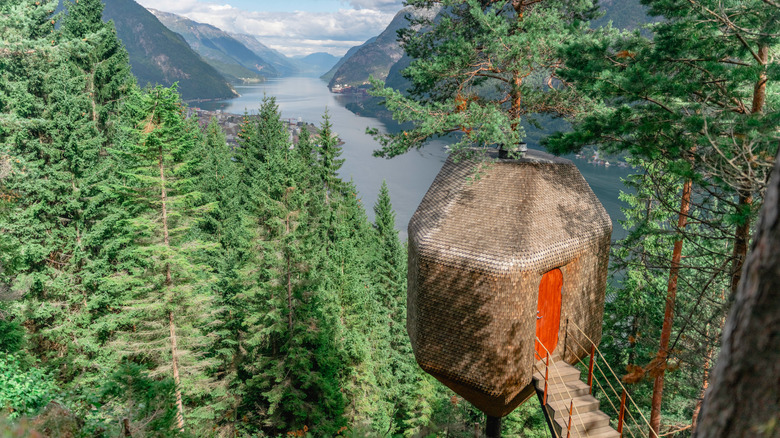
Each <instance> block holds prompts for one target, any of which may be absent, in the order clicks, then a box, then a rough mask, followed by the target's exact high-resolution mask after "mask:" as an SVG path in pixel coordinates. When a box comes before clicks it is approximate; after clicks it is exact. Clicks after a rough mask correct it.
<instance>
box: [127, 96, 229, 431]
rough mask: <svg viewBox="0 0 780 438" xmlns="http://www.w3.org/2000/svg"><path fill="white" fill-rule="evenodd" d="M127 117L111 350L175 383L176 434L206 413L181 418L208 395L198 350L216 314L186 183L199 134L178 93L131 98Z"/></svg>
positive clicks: (203, 362) (203, 248) (205, 342)
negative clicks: (123, 236) (121, 296)
mask: <svg viewBox="0 0 780 438" xmlns="http://www.w3.org/2000/svg"><path fill="white" fill-rule="evenodd" d="M126 114H127V117H129V118H130V120H132V121H133V124H132V128H133V129H132V132H130V133H128V135H127V136H126V137H125V138H124V139H125V141H126V143H125V144H123V145H120V147H119V148H118V149H119V150H117V153H118V154H119V155H120V157H121V158H120V160H121V163H122V168H123V171H122V173H123V175H124V177H125V186H124V187H122V188H121V190H123V191H124V192H125V197H126V198H125V199H126V201H125V205H126V208H127V210H128V218H127V219H126V220H125V221H124V222H125V223H124V225H125V226H126V227H128V228H129V230H130V232H131V233H132V236H133V240H132V243H131V244H130V245H128V246H127V247H126V248H125V249H124V251H123V253H122V254H121V256H120V258H121V259H122V260H123V261H124V263H126V264H127V265H128V266H131V268H130V269H131V270H130V271H129V272H127V273H126V274H125V275H124V276H122V277H119V278H116V279H115V280H114V281H117V282H121V283H123V284H124V285H125V286H126V288H127V290H129V291H130V293H131V298H130V300H129V301H128V302H127V303H126V304H125V310H124V312H125V314H126V315H125V316H124V321H125V325H124V326H123V327H122V329H123V332H124V333H123V334H122V335H121V336H120V337H119V339H118V340H117V341H116V342H115V345H117V346H118V347H119V348H120V350H121V351H122V352H123V353H124V355H125V357H127V358H128V359H130V360H132V361H135V362H139V363H151V364H153V371H152V373H153V374H161V373H163V374H164V375H167V376H170V377H172V378H173V381H174V384H175V398H176V400H175V403H176V411H177V412H176V425H177V428H178V429H180V430H182V431H184V430H185V424H187V423H185V418H187V417H189V419H190V420H194V421H192V423H195V425H196V426H193V425H192V424H190V425H189V428H188V429H189V430H197V425H198V420H203V419H204V418H203V417H204V416H206V415H207V412H202V411H200V410H198V409H194V412H192V413H191V414H192V415H190V413H187V415H186V416H185V404H187V405H192V406H193V407H196V408H197V407H199V406H200V405H201V403H200V402H199V400H200V399H203V398H205V397H207V396H208V395H209V392H210V391H211V389H210V388H209V386H210V382H209V380H210V379H209V378H208V376H207V375H206V374H205V372H204V371H205V369H206V368H207V367H209V366H210V365H211V363H210V361H208V360H207V359H206V358H204V357H203V356H202V354H200V353H199V351H200V350H203V349H205V348H206V347H207V346H208V345H209V342H208V339H207V338H206V334H207V332H208V326H209V324H211V323H213V322H214V316H215V313H216V310H217V309H215V306H214V299H213V295H212V289H211V283H212V282H213V276H212V274H211V273H210V271H211V270H210V269H209V267H207V266H205V265H204V264H199V263H198V260H199V259H202V252H203V251H206V250H208V249H209V246H208V245H207V244H206V243H204V242H202V241H199V240H197V239H196V238H194V237H193V236H192V228H193V226H194V224H193V220H194V219H195V218H197V212H196V211H193V210H192V209H191V208H189V207H190V206H191V205H192V203H193V199H195V198H196V197H197V196H198V195H197V194H196V193H195V192H194V191H193V190H192V183H191V181H189V180H188V179H187V178H186V176H187V175H186V171H187V170H188V163H187V161H186V160H187V159H188V158H189V157H190V154H189V153H190V152H191V150H192V148H193V147H194V145H195V142H196V140H197V139H198V138H199V136H198V135H196V134H194V132H193V130H196V129H198V128H197V126H196V125H194V124H192V123H187V121H186V120H185V119H184V116H183V108H182V105H181V102H180V100H179V95H178V94H177V93H176V90H175V88H170V89H166V88H161V87H157V88H154V89H151V90H149V91H148V92H145V93H143V94H141V95H135V96H132V97H131V98H130V99H128V102H127V104H126ZM199 417H200V418H199ZM206 419H207V420H211V419H210V418H206Z"/></svg>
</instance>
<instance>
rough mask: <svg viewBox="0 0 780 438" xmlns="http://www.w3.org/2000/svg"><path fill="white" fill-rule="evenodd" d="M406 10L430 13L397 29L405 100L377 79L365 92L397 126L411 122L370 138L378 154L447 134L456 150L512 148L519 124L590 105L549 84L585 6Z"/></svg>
mask: <svg viewBox="0 0 780 438" xmlns="http://www.w3.org/2000/svg"><path fill="white" fill-rule="evenodd" d="M407 4H408V5H412V6H416V7H420V8H425V9H429V10H430V13H428V14H421V17H420V18H418V19H415V20H413V22H412V25H410V26H409V27H408V28H406V29H403V30H402V31H400V32H399V35H400V37H401V44H402V46H403V48H404V51H405V52H406V54H407V55H408V56H410V57H411V58H412V62H411V64H410V65H409V67H407V68H406V69H405V70H404V71H403V75H404V77H405V78H407V79H409V80H410V82H411V88H410V89H409V95H408V96H405V95H404V94H402V93H401V92H400V91H397V90H392V89H390V88H387V87H385V86H384V85H383V84H382V83H381V82H379V81H377V80H374V82H373V85H374V89H373V91H372V94H373V95H375V96H379V97H383V98H384V99H385V105H386V106H387V108H388V109H389V110H390V111H391V112H392V113H393V117H394V119H395V120H397V121H398V122H400V123H404V122H413V124H414V128H413V129H411V130H407V131H403V132H400V133H398V134H387V135H381V136H377V139H378V140H379V141H380V142H381V144H382V148H381V149H380V150H378V151H376V152H375V153H376V154H377V155H379V156H385V157H392V156H394V155H398V154H401V153H404V152H406V151H407V150H409V149H411V148H419V147H421V146H423V145H424V144H425V143H426V142H427V141H428V140H429V139H431V138H436V137H438V136H442V135H447V134H450V133H459V134H458V135H457V136H456V139H457V140H458V141H457V142H456V143H455V144H454V145H452V146H451V148H453V149H454V150H455V151H459V150H462V149H463V148H465V147H468V146H473V145H476V146H481V147H488V146H494V145H514V144H517V143H518V142H520V141H521V140H522V139H523V138H524V135H525V134H524V132H523V130H522V128H521V121H523V120H524V119H526V118H528V117H529V116H532V115H533V114H540V113H547V114H552V115H556V116H571V115H574V114H577V113H579V112H582V111H583V110H584V109H585V108H587V107H588V99H584V98H583V96H582V95H581V94H580V93H579V92H577V90H575V89H573V88H571V87H566V86H563V85H562V84H561V83H560V82H559V81H558V80H557V70H558V68H559V67H560V65H561V59H560V58H559V56H558V53H557V50H558V48H559V47H560V46H561V44H562V43H563V42H565V41H569V40H572V39H575V40H578V39H582V38H586V37H587V35H588V34H587V33H586V32H585V30H586V29H587V22H586V21H585V20H587V19H588V18H589V17H590V16H591V15H592V13H593V10H594V9H593V3H592V2H590V1H583V0H576V1H558V0H553V1H544V2H534V3H533V4H530V5H528V4H526V3H525V2H509V1H499V2H487V3H486V2H479V1H476V0H448V1H444V2H432V1H430V0H412V1H407ZM438 5H440V6H441V10H440V11H439V9H438ZM434 6H436V7H434ZM426 15H427V16H426ZM434 15H435V16H436V19H435V20H434ZM374 134H377V132H374Z"/></svg>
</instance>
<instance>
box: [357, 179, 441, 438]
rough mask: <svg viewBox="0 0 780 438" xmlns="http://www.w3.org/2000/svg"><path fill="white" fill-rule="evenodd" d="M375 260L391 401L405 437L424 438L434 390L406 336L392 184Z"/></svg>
mask: <svg viewBox="0 0 780 438" xmlns="http://www.w3.org/2000/svg"><path fill="white" fill-rule="evenodd" d="M374 215H375V219H374V227H373V229H374V236H375V237H374V238H375V243H374V257H373V260H372V266H371V272H372V275H373V283H374V286H375V288H376V290H377V298H378V300H379V307H380V309H379V310H380V315H378V318H377V319H378V320H379V321H380V322H382V323H384V324H387V326H388V332H389V344H388V346H387V348H388V352H387V353H388V354H387V355H386V356H385V357H386V358H387V366H388V368H389V372H390V373H391V376H392V377H391V379H389V382H387V383H388V388H387V395H386V397H388V398H389V400H390V401H391V402H392V403H393V411H394V418H393V422H394V424H393V427H394V430H395V431H397V432H398V433H401V434H403V435H404V436H411V435H414V434H416V433H419V431H420V430H421V428H422V427H424V426H425V425H427V424H428V422H429V420H430V415H431V410H432V408H431V402H430V398H431V397H432V391H433V388H432V385H431V384H430V382H429V378H428V377H426V375H425V373H424V372H423V371H422V369H420V367H418V366H417V363H416V361H415V359H414V354H413V352H412V346H411V343H410V342H409V338H408V335H407V334H406V256H405V252H404V250H403V248H402V246H401V244H400V242H399V240H398V231H397V230H396V228H395V212H394V211H393V206H392V204H391V202H390V192H389V189H388V187H387V183H386V182H385V181H382V186H381V187H380V189H379V196H378V197H377V201H376V203H375V204H374Z"/></svg>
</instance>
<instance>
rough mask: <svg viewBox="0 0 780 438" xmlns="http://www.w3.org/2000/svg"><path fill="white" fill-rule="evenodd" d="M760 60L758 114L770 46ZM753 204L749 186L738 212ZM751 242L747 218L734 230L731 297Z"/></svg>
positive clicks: (763, 48) (755, 93)
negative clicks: (761, 68) (761, 69)
mask: <svg viewBox="0 0 780 438" xmlns="http://www.w3.org/2000/svg"><path fill="white" fill-rule="evenodd" d="M757 55H758V60H759V64H760V65H762V66H763V67H764V71H763V72H761V74H759V76H758V80H757V81H756V84H755V86H754V87H753V103H752V105H751V108H750V112H751V113H752V114H758V113H761V112H763V111H764V105H765V104H766V83H767V75H766V65H767V62H768V60H769V48H768V47H767V46H760V47H759V48H758V53H757ZM752 204H753V196H752V194H751V192H750V188H749V187H747V188H745V189H742V190H740V191H739V203H738V206H737V212H738V213H739V214H742V213H743V212H744V211H745V210H748V209H750V207H751V205H752ZM749 243H750V218H749V216H748V218H746V219H745V222H744V223H742V224H740V225H738V226H737V228H736V230H734V250H733V251H732V254H731V257H732V263H731V284H730V291H731V297H733V296H734V294H735V293H736V292H737V287H739V281H740V279H741V278H742V265H744V264H745V257H747V250H748V244H749Z"/></svg>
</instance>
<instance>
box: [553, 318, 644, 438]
mask: <svg viewBox="0 0 780 438" xmlns="http://www.w3.org/2000/svg"><path fill="white" fill-rule="evenodd" d="M568 322H569V323H571V324H572V325H573V326H574V328H576V329H577V330H578V331H579V332H580V333H581V334H582V335H583V336H584V337H585V339H587V340H588V342H590V344H591V345H593V346H594V347H595V349H596V352H597V353H598V355H599V356H600V357H601V360H602V361H603V362H604V365H606V366H607V369H608V370H609V371H610V373H612V377H613V378H614V379H615V381H616V382H617V383H618V385H620V388H621V389H622V390H623V391H625V393H626V397H627V398H628V400H630V401H631V404H632V405H633V406H634V409H636V411H637V413H639V415H640V416H641V417H642V420H643V421H644V422H645V425H647V428H648V430H649V431H650V434H652V437H655V438H658V434H656V433H655V431H654V430H653V429H652V427H650V422H648V421H647V418H646V417H645V415H644V414H643V413H642V410H641V409H639V406H638V405H637V404H636V402H635V401H634V398H633V397H631V394H630V393H629V392H628V390H627V389H626V387H625V386H623V383H622V382H621V381H620V378H618V376H617V374H616V373H615V371H614V370H613V369H612V367H610V366H609V363H608V362H607V360H606V359H605V358H604V354H602V353H601V350H600V349H599V347H598V345H596V343H595V342H593V340H592V339H591V338H590V336H588V335H587V334H586V333H585V332H584V331H583V330H582V329H581V328H580V327H579V326H578V325H577V323H575V322H574V321H568ZM574 341H575V342H576V343H577V345H578V346H579V347H580V348H582V349H583V351H586V352H587V350H586V349H585V348H584V347H582V345H580V343H579V342H577V340H576V339H574ZM596 365H597V367H598V369H599V372H601V374H602V375H603V376H604V380H605V381H606V382H607V383H608V384H609V386H610V388H612V384H611V383H610V382H609V379H608V378H607V376H606V374H605V373H604V371H603V370H602V369H601V367H600V366H598V362H596ZM599 386H601V385H600V384H599ZM612 391H613V392H615V394H616V395H617V391H615V390H614V388H612ZM610 403H611V402H610ZM626 411H627V412H628V414H629V416H630V417H631V419H632V421H633V422H634V423H635V425H636V426H637V427H638V426H639V422H638V421H636V419H635V418H634V415H633V414H631V411H630V410H628V409H626ZM629 432H630V429H629ZM632 436H633V433H632Z"/></svg>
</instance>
